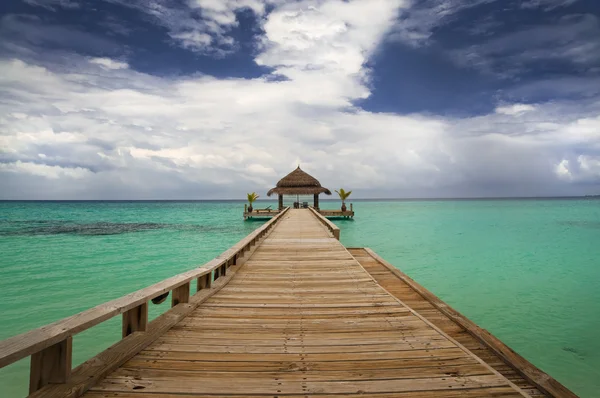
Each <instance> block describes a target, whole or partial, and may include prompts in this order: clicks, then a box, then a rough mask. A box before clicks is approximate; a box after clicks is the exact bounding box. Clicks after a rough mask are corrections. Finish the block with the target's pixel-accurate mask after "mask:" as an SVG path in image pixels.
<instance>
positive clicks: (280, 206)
mask: <svg viewBox="0 0 600 398" xmlns="http://www.w3.org/2000/svg"><path fill="white" fill-rule="evenodd" d="M281 210H283V195H281V194H280V195H279V211H281Z"/></svg>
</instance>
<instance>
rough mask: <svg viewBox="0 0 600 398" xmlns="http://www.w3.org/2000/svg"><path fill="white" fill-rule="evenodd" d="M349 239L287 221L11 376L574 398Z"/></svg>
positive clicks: (252, 390) (249, 391) (54, 390)
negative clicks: (110, 329)
mask: <svg viewBox="0 0 600 398" xmlns="http://www.w3.org/2000/svg"><path fill="white" fill-rule="evenodd" d="M339 234H340V231H339V228H337V227H336V226H335V225H334V224H332V223H331V222H330V221H329V220H327V219H325V218H324V217H323V216H322V215H320V214H319V213H318V212H316V211H315V210H313V209H299V210H291V209H285V210H284V211H283V212H281V213H279V214H278V215H276V216H275V217H273V218H272V219H271V220H269V221H268V222H267V223H265V224H264V225H262V226H261V227H260V228H258V229H257V230H256V231H255V232H254V233H252V234H251V235H249V236H248V237H246V238H245V239H243V240H242V241H241V242H240V243H238V244H237V245H236V246H234V247H232V248H231V249H229V250H227V251H226V252H224V253H223V254H222V255H221V256H219V257H217V258H216V259H214V260H212V261H210V262H209V263H207V264H205V265H204V266H202V267H200V268H197V269H195V270H192V271H189V272H186V273H184V274H181V275H177V276H175V277H173V278H170V279H168V280H165V281H163V282H160V283H158V284H156V285H153V286H151V287H148V288H146V289H142V290H140V291H138V292H135V293H132V294H130V295H128V296H125V297H123V298H121V299H117V300H114V301H112V302H109V303H105V304H103V305H100V306H98V307H95V308H93V309H91V310H88V311H85V312H83V313H81V314H78V315H75V316H73V317H70V318H67V319H65V320H62V321H58V322H56V323H54V324H51V325H48V326H46V327H43V328H40V329H37V330H34V331H31V332H29V333H26V334H24V335H21V336H16V337H14V338H11V339H9V340H5V341H3V342H0V367H1V366H6V365H7V364H10V363H12V362H15V361H17V360H19V359H21V358H25V357H27V356H31V383H30V391H31V395H30V396H31V397H40V398H41V397H44V398H59V397H60V398H63V397H71V398H74V397H79V396H83V397H87V398H109V397H112V398H136V397H151V398H175V397H215V396H219V397H240V396H254V397H259V396H260V397H284V396H285V397H292V398H300V397H308V396H319V397H334V396H335V397H347V396H361V397H381V398H391V397H416V398H419V397H422V398H425V397H528V396H556V397H575V395H574V394H573V393H571V392H570V391H569V390H567V389H566V388H565V387H563V386H562V385H561V384H560V383H558V382H557V381H556V380H554V379H553V378H551V377H550V376H548V375H547V374H545V373H543V372H542V371H541V370H539V369H537V368H535V367H534V366H533V365H532V364H530V363H529V362H527V361H526V360H525V359H523V358H522V357H520V356H519V355H518V354H516V353H514V352H513V351H512V350H510V349H509V348H508V347H507V346H505V345H504V344H503V343H502V342H500V341H499V340H497V339H496V338H494V337H493V336H492V335H490V334H489V333H487V332H486V331H484V330H482V329H480V328H479V327H477V326H476V325H475V324H473V323H472V322H471V321H469V320H468V319H466V318H464V317H463V316H462V315H460V314H459V313H458V312H456V311H454V310H453V309H452V308H450V307H449V306H447V305H446V304H445V303H443V302H442V301H440V300H439V299H438V298H437V297H435V296H434V295H433V294H431V293H430V292H428V291H427V290H426V289H424V288H423V287H421V286H420V285H418V284H417V283H415V282H414V281H412V280H411V279H410V278H408V277H407V276H406V275H404V274H403V273H402V272H400V271H399V270H397V269H396V268H394V267H392V266H391V265H390V264H388V263H386V262H385V260H383V259H381V258H379V257H378V256H377V255H376V254H375V253H373V252H372V251H371V250H369V249H363V248H357V249H349V250H348V249H346V248H345V247H344V246H343V245H342V244H341V243H340V242H339V240H338V239H339ZM192 281H195V284H197V291H196V292H195V293H194V294H192V295H190V290H192V288H191V287H190V284H191V282H192ZM169 292H171V297H172V299H171V302H172V309H170V310H169V311H167V312H166V313H165V314H163V315H161V316H160V317H158V318H157V319H155V320H154V321H152V322H147V309H148V305H149V302H150V301H151V300H152V299H156V298H160V297H162V296H164V295H165V294H166V293H169ZM121 314H122V317H123V339H122V340H121V341H120V342H119V343H117V344H115V345H114V346H113V347H111V348H109V349H108V350H106V351H105V352H103V353H101V354H99V355H98V356H97V357H95V358H92V359H90V360H89V361H87V362H85V363H84V364H82V365H80V366H79V367H77V368H75V369H73V370H72V371H71V364H70V358H71V349H72V336H73V335H74V334H76V333H78V332H81V331H83V330H85V329H88V328H90V327H92V326H94V325H96V324H99V323H101V322H103V321H105V320H107V319H109V318H111V317H113V316H116V315H121Z"/></svg>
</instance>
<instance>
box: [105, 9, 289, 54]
mask: <svg viewBox="0 0 600 398" xmlns="http://www.w3.org/2000/svg"><path fill="white" fill-rule="evenodd" d="M105 1H110V2H113V3H118V4H120V5H122V6H125V7H131V8H135V9H137V10H140V11H142V12H144V13H146V14H148V15H150V16H151V17H152V18H153V21H154V22H155V23H157V24H159V25H161V26H163V27H165V28H166V29H168V31H169V36H170V37H171V38H172V39H173V41H174V42H175V43H176V44H177V45H179V46H182V47H184V48H186V49H188V50H191V51H195V52H199V53H209V54H216V55H225V54H228V53H230V52H232V51H233V50H234V49H235V48H236V43H235V41H234V39H233V37H232V36H231V30H232V29H233V28H235V27H236V26H238V24H239V22H238V20H237V16H236V13H238V12H242V11H249V12H252V13H253V14H254V15H255V16H256V17H257V18H262V17H263V16H264V14H265V10H266V7H267V5H275V4H278V3H281V2H282V1H281V0H188V1H184V2H173V1H170V0H105Z"/></svg>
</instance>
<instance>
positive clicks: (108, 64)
mask: <svg viewBox="0 0 600 398" xmlns="http://www.w3.org/2000/svg"><path fill="white" fill-rule="evenodd" d="M90 63H92V64H96V65H100V66H101V67H103V68H106V69H128V68H129V64H127V62H121V61H116V60H114V59H110V58H91V59H90Z"/></svg>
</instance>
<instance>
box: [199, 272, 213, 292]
mask: <svg viewBox="0 0 600 398" xmlns="http://www.w3.org/2000/svg"><path fill="white" fill-rule="evenodd" d="M210 277H211V275H210V274H208V275H204V276H201V277H200V278H198V280H197V282H196V283H197V285H196V293H197V292H199V291H200V290H203V289H206V288H207V287H208V283H209V280H210Z"/></svg>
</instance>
